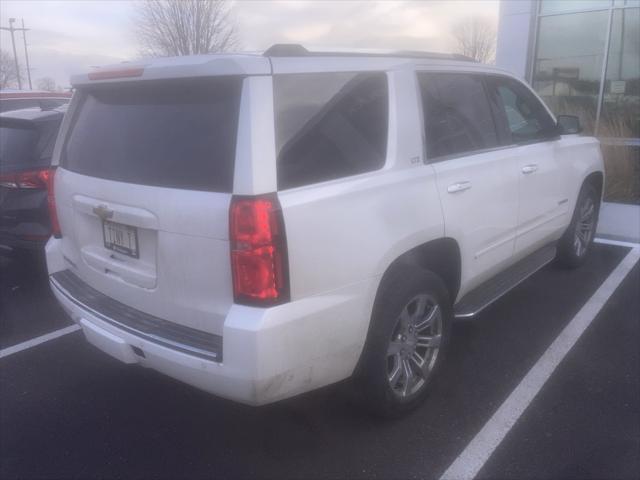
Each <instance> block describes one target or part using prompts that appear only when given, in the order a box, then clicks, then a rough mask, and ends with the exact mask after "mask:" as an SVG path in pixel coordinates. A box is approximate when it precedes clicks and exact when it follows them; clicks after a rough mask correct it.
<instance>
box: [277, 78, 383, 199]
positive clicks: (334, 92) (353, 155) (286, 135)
mask: <svg viewBox="0 0 640 480" xmlns="http://www.w3.org/2000/svg"><path fill="white" fill-rule="evenodd" d="M274 102H275V116H276V125H275V126H276V144H277V145H276V148H277V152H278V188H280V189H285V188H291V187H297V186H301V185H308V184H311V183H316V182H322V181H325V180H331V179H334V178H340V177H346V176H349V175H355V174H358V173H363V172H368V171H371V170H376V169H378V168H381V167H382V166H383V165H384V161H385V158H386V149H387V128H388V122H389V120H388V104H389V101H388V92H387V78H386V75H385V74H383V73H321V74H292V75H277V76H275V77H274Z"/></svg>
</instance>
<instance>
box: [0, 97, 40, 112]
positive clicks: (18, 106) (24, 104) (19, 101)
mask: <svg viewBox="0 0 640 480" xmlns="http://www.w3.org/2000/svg"><path fill="white" fill-rule="evenodd" d="M34 107H37V108H40V100H38V99H35V98H7V99H1V100H0V112H9V111H11V110H22V109H23V108H34Z"/></svg>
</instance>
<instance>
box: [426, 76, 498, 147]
mask: <svg viewBox="0 0 640 480" xmlns="http://www.w3.org/2000/svg"><path fill="white" fill-rule="evenodd" d="M418 80H419V83H420V91H421V94H422V107H423V112H424V128H425V139H426V142H427V157H428V158H430V159H432V158H438V157H443V156H447V155H455V154H462V153H465V152H470V151H474V150H482V149H486V148H492V147H495V146H497V145H498V144H499V142H498V138H497V136H496V128H495V124H494V121H493V116H492V113H491V107H490V105H489V100H488V98H487V95H486V92H485V88H484V86H483V82H482V78H481V77H479V76H476V75H467V74H461V73H418Z"/></svg>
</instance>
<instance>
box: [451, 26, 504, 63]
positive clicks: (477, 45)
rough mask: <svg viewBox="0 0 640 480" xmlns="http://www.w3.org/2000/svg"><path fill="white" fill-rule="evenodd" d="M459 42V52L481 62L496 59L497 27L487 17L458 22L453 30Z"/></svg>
mask: <svg viewBox="0 0 640 480" xmlns="http://www.w3.org/2000/svg"><path fill="white" fill-rule="evenodd" d="M451 33H452V34H453V37H454V38H455V39H456V41H457V42H458V52H459V53H461V54H463V55H466V56H467V57H471V58H473V59H474V60H477V61H478V62H480V63H491V62H493V61H494V59H495V52H496V29H495V26H494V25H493V24H492V23H491V22H490V21H489V20H487V19H485V18H479V17H471V18H467V19H466V20H463V21H462V22H460V23H458V24H456V25H455V26H454V27H453V31H452V32H451Z"/></svg>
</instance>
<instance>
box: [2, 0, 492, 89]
mask: <svg viewBox="0 0 640 480" xmlns="http://www.w3.org/2000/svg"><path fill="white" fill-rule="evenodd" d="M232 7H233V12H232V17H233V19H234V21H235V23H236V24H237V27H238V32H239V36H240V40H241V42H242V46H243V47H244V49H245V50H253V51H255V50H264V49H266V48H268V47H269V46H271V45H273V44H274V43H302V44H306V45H308V46H313V47H316V48H336V47H342V48H367V47H371V48H385V49H397V50H433V51H451V50H453V48H454V41H453V39H452V37H451V35H450V30H451V27H452V25H453V24H454V23H455V22H457V21H459V20H460V19H462V18H463V17H467V16H485V17H488V18H490V19H492V20H493V21H495V22H497V17H498V0H446V1H348V0H344V1H335V0H316V1H266V0H236V1H234V2H233V5H232ZM134 10H135V2H130V1H122V0H107V1H104V0H56V1H54V0H49V1H30V0H20V1H17V0H2V1H0V19H1V21H2V23H3V25H4V24H6V23H7V20H6V19H8V18H9V17H15V18H18V19H20V18H24V20H25V23H26V25H27V27H28V28H30V31H29V32H28V33H27V39H28V42H29V53H30V57H31V58H30V60H31V65H32V67H33V69H34V70H33V72H32V73H33V75H32V76H33V77H34V78H39V77H43V76H51V77H53V78H54V79H55V80H56V81H57V82H58V83H59V84H61V85H67V84H68V76H69V74H70V73H74V72H77V71H85V70H87V69H88V68H89V66H91V65H101V64H105V63H117V62H120V61H124V60H127V59H131V58H134V57H136V56H137V52H138V47H137V45H136V41H135V26H134V21H133V14H134ZM18 21H19V20H18ZM17 41H18V47H20V48H18V51H19V55H20V57H21V58H20V61H21V62H22V64H24V59H23V58H22V48H21V46H22V37H21V35H20V34H18V38H17ZM0 46H1V47H2V48H3V49H5V50H9V51H10V49H11V45H10V38H9V35H8V33H6V32H4V31H3V32H2V34H0Z"/></svg>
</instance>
